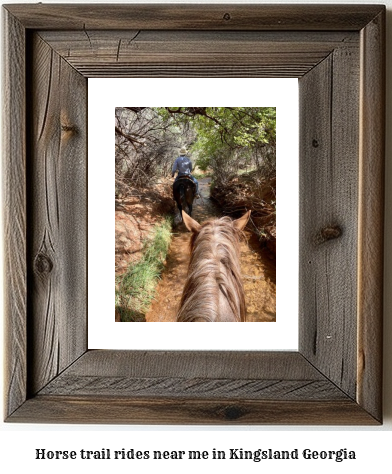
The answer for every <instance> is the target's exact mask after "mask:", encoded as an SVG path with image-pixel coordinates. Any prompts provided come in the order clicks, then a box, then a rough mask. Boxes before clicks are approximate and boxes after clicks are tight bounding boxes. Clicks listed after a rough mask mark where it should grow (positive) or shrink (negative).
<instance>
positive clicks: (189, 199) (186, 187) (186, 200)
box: [173, 176, 196, 218]
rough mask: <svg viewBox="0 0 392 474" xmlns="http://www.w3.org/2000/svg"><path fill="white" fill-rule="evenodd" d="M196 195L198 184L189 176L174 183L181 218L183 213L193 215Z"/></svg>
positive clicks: (174, 192) (175, 197) (174, 195)
mask: <svg viewBox="0 0 392 474" xmlns="http://www.w3.org/2000/svg"><path fill="white" fill-rule="evenodd" d="M195 194H196V184H195V182H194V181H193V179H192V178H189V177H188V176H181V177H180V178H178V179H177V180H176V181H174V183H173V197H174V200H175V201H176V203H177V207H178V210H179V211H180V217H181V218H182V211H183V210H184V211H186V212H187V213H188V214H189V215H192V207H193V200H194V199H195Z"/></svg>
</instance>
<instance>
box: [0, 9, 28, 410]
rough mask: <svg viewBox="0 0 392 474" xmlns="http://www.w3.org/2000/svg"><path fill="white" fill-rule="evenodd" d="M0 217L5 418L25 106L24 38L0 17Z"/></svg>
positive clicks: (22, 386) (22, 268)
mask: <svg viewBox="0 0 392 474" xmlns="http://www.w3.org/2000/svg"><path fill="white" fill-rule="evenodd" d="M3 26H4V30H3V31H4V41H3V46H4V51H3V87H4V89H3V110H2V121H3V148H2V152H3V156H2V165H3V166H2V169H3V174H2V184H3V204H4V205H3V212H4V314H5V318H6V319H5V335H6V339H5V349H6V366H5V367H6V368H5V381H4V387H5V404H4V409H5V416H9V415H10V414H11V413H12V412H13V411H14V410H16V409H17V408H18V407H19V406H20V405H21V404H22V403H23V402H24V401H25V400H26V379H27V364H26V344H27V329H26V313H27V263H26V125H25V124H26V102H25V96H26V91H25V32H24V28H23V27H22V26H21V24H20V23H19V21H18V20H16V19H15V18H13V17H12V16H11V15H9V14H8V13H7V12H4V15H3Z"/></svg>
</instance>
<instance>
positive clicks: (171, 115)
mask: <svg viewBox="0 0 392 474" xmlns="http://www.w3.org/2000/svg"><path fill="white" fill-rule="evenodd" d="M158 113H159V114H160V116H161V117H162V119H163V120H166V121H173V122H175V123H177V124H181V126H184V124H188V125H189V126H191V127H192V128H193V130H194V131H195V133H196V139H195V140H194V142H193V143H192V144H191V155H192V156H193V157H196V164H197V166H198V167H199V168H200V169H201V170H204V171H205V170H207V168H209V167H212V168H213V169H214V171H217V170H222V169H226V171H227V172H229V169H231V168H232V166H230V164H232V165H234V168H235V169H234V170H232V171H235V172H238V170H239V169H240V168H241V167H244V166H246V167H249V166H252V163H253V164H254V166H255V167H257V165H258V164H259V162H260V156H259V157H257V156H256V155H257V154H259V155H260V150H262V149H264V148H265V149H267V148H268V149H269V157H271V150H272V154H273V153H274V151H275V144H276V108H275V107H163V108H160V109H159V111H158ZM263 151H264V150H263ZM264 155H267V154H266V153H264Z"/></svg>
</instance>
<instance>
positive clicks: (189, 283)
mask: <svg viewBox="0 0 392 474" xmlns="http://www.w3.org/2000/svg"><path fill="white" fill-rule="evenodd" d="M250 212H251V211H248V212H246V213H245V214H244V215H243V216H242V217H240V218H239V219H237V220H232V219H231V218H230V217H227V216H225V217H221V218H220V219H210V220H207V221H205V222H204V223H202V224H199V223H198V222H196V221H195V220H194V219H192V217H190V216H188V215H187V214H186V213H185V212H184V211H182V217H183V220H184V224H185V226H186V228H187V229H188V230H189V231H190V232H192V236H191V242H190V249H191V258H190V263H189V268H188V275H187V278H186V281H185V286H184V289H183V293H182V297H181V302H180V307H179V311H178V313H177V321H178V322H243V321H245V316H246V306H245V293H244V287H243V283H242V278H241V268H240V258H239V256H240V239H241V236H242V235H243V232H242V231H243V229H244V228H245V226H246V224H247V222H248V220H249V217H250Z"/></svg>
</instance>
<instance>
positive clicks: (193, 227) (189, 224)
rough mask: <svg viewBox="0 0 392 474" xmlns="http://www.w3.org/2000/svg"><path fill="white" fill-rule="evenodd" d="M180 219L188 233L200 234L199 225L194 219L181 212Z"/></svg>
mask: <svg viewBox="0 0 392 474" xmlns="http://www.w3.org/2000/svg"><path fill="white" fill-rule="evenodd" d="M182 218H183V220H184V224H185V226H186V228H187V229H188V230H189V231H190V232H194V233H198V232H200V229H201V225H200V224H199V223H198V222H196V221H195V220H194V219H192V217H191V216H188V214H187V213H186V212H184V211H182Z"/></svg>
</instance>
